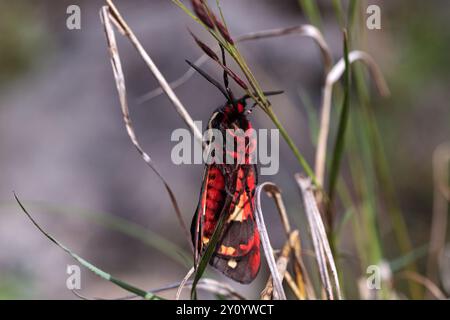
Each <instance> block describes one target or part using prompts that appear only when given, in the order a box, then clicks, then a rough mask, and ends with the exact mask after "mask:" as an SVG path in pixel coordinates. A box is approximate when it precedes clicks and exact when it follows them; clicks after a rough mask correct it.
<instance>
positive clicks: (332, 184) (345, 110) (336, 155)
mask: <svg viewBox="0 0 450 320" xmlns="http://www.w3.org/2000/svg"><path fill="white" fill-rule="evenodd" d="M348 53H349V49H348V39H347V32H346V31H344V61H345V71H344V101H343V103H342V110H341V115H340V118H339V124H338V131H337V137H336V142H335V145H334V150H333V155H332V160H331V168H330V176H329V180H328V181H329V187H328V196H329V208H331V205H332V204H333V200H334V194H335V189H336V181H337V178H338V175H339V170H340V166H341V161H342V156H343V153H344V147H345V133H346V131H347V126H348V121H349V113H350V77H351V75H350V72H351V71H350V63H349V61H348Z"/></svg>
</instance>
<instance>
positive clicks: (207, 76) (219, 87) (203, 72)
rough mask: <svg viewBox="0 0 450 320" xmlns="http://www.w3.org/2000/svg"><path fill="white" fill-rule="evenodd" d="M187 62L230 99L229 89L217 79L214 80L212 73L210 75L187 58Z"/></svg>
mask: <svg viewBox="0 0 450 320" xmlns="http://www.w3.org/2000/svg"><path fill="white" fill-rule="evenodd" d="M185 61H186V62H187V64H188V65H190V66H191V67H192V68H193V69H194V70H195V71H197V72H198V73H199V74H200V75H201V76H202V77H203V78H205V79H206V80H207V81H208V82H209V83H211V84H212V85H213V86H215V87H216V88H217V89H219V90H220V92H222V94H223V95H224V96H225V98H227V100H229V96H228V94H227V91H226V90H225V89H224V88H223V87H222V86H221V84H220V83H219V82H217V81H216V80H214V79H213V78H211V76H210V75H208V74H207V73H206V72H205V71H203V70H202V69H201V68H200V67H198V66H196V65H195V64H193V63H192V62H190V61H189V60H185Z"/></svg>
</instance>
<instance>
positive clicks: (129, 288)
mask: <svg viewBox="0 0 450 320" xmlns="http://www.w3.org/2000/svg"><path fill="white" fill-rule="evenodd" d="M14 198H15V199H16V201H17V203H18V204H19V206H20V208H21V209H22V211H23V212H24V213H25V214H26V215H27V217H28V219H30V221H31V222H32V223H33V225H34V226H35V227H36V228H37V229H38V230H39V231H40V232H41V233H42V234H43V235H45V236H46V237H47V238H48V239H49V240H50V241H51V242H53V243H54V244H56V245H57V246H58V247H60V248H61V249H62V250H64V251H65V252H66V253H68V254H69V255H70V256H71V257H72V258H74V259H75V260H76V261H78V262H79V263H80V264H81V265H82V266H84V267H85V268H87V269H88V270H90V271H91V272H92V273H94V274H96V275H97V276H99V277H100V278H102V279H105V280H107V281H109V282H112V283H114V284H115V285H117V286H118V287H120V288H122V289H124V290H126V291H129V292H131V293H134V294H136V295H138V296H140V297H142V298H144V299H146V300H159V299H162V298H161V297H158V296H156V295H154V294H153V293H151V292H147V291H145V290H142V289H139V288H137V287H135V286H133V285H131V284H128V283H126V282H124V281H122V280H120V279H118V278H115V277H113V276H111V275H110V274H109V273H107V272H105V271H103V270H101V269H99V268H97V267H96V266H94V265H93V264H91V263H90V262H88V261H86V260H84V259H83V258H81V257H80V256H79V255H77V254H75V253H73V252H72V251H71V250H70V249H69V248H67V247H66V246H65V245H63V244H62V243H61V242H59V241H58V240H56V239H55V238H54V237H53V236H51V235H50V234H49V233H47V232H46V231H45V230H44V229H42V227H41V226H40V225H39V224H38V223H37V222H36V221H35V220H34V219H33V217H32V216H31V214H30V213H29V212H28V211H27V209H25V207H24V206H23V204H22V202H20V200H19V198H18V197H17V195H16V194H15V193H14Z"/></svg>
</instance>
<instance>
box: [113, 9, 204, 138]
mask: <svg viewBox="0 0 450 320" xmlns="http://www.w3.org/2000/svg"><path fill="white" fill-rule="evenodd" d="M107 3H108V7H109V9H110V13H109V14H110V17H111V18H112V19H113V20H115V21H116V25H119V26H120V28H119V30H121V33H122V34H124V35H125V36H126V37H127V38H128V39H129V40H130V42H131V43H132V44H133V46H134V47H135V48H136V50H137V51H138V53H139V55H140V56H141V57H142V59H143V60H144V62H145V63H146V65H147V66H148V68H149V69H150V71H151V72H152V74H153V76H154V77H155V79H156V80H157V81H158V83H159V85H160V87H161V89H162V90H163V91H164V93H165V94H166V95H167V97H168V98H169V100H170V101H171V102H172V104H173V106H174V107H175V110H176V111H177V113H178V114H179V115H180V117H181V118H182V119H183V120H184V122H185V123H186V125H187V126H188V128H189V129H190V130H191V131H192V133H193V134H194V136H195V138H196V139H197V141H198V142H199V143H202V133H201V131H200V129H199V128H198V127H197V126H196V125H195V123H194V120H193V119H192V118H191V116H190V115H189V113H188V112H187V111H186V108H185V107H184V106H183V104H182V103H181V101H180V100H179V99H178V97H177V96H176V94H175V92H174V91H173V90H172V88H171V87H170V85H169V83H168V82H167V80H166V79H165V78H164V76H163V75H162V73H161V72H160V71H159V69H158V67H157V66H156V65H155V63H154V62H153V60H152V59H151V58H150V56H149V55H148V53H147V51H145V49H144V48H143V47H142V45H141V43H140V41H139V40H138V39H137V37H136V36H135V34H134V33H133V31H132V30H131V28H130V27H129V26H128V24H127V23H126V22H125V20H124V19H123V18H122V16H121V15H120V13H119V11H118V10H117V8H116V6H115V5H114V3H113V2H112V1H111V0H107Z"/></svg>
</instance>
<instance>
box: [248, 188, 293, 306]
mask: <svg viewBox="0 0 450 320" xmlns="http://www.w3.org/2000/svg"><path fill="white" fill-rule="evenodd" d="M270 185H271V184H270V183H268V182H266V183H263V184H261V185H259V186H258V187H257V188H256V191H255V197H256V210H255V218H256V225H257V226H258V232H259V235H260V238H261V243H262V245H263V249H264V255H265V257H266V260H267V264H268V265H269V270H270V273H271V275H272V279H273V285H274V289H275V292H274V298H277V299H281V300H286V294H285V293H284V289H283V284H282V276H281V275H280V273H279V272H278V267H277V263H276V262H275V257H274V253H273V249H272V245H271V244H270V239H269V235H268V233H267V229H266V224H265V223H264V216H263V214H262V209H261V191H262V190H264V188H266V187H267V186H270Z"/></svg>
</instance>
